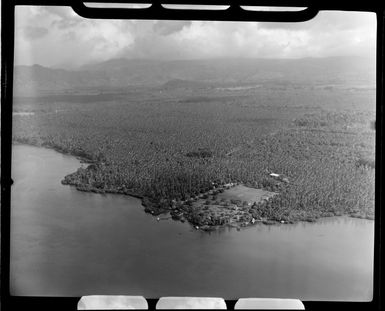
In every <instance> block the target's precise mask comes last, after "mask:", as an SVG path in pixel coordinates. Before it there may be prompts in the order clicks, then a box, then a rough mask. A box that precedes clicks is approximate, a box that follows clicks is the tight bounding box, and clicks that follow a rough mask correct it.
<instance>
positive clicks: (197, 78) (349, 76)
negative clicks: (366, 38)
mask: <svg viewBox="0 0 385 311" xmlns="http://www.w3.org/2000/svg"><path fill="white" fill-rule="evenodd" d="M375 70H376V64H375V60H372V59H368V58H362V57H353V56H352V57H329V58H303V59H205V60H174V61H161V60H142V59H136V60H132V59H112V60H108V61H104V62H100V63H95V64H89V65H85V66H82V67H80V68H79V69H77V70H66V69H54V68H47V67H43V66H40V65H33V66H15V70H14V94H15V95H23V94H38V93H39V92H63V91H68V90H76V89H88V88H91V89H96V88H103V89H106V88H124V87H129V86H160V87H164V88H176V87H197V86H199V87H202V86H204V85H232V86H239V85H251V84H261V83H291V84H306V85H308V84H326V83H330V84H344V83H345V84H365V85H368V84H369V85H371V84H373V85H374V83H375V72H376V71H375Z"/></svg>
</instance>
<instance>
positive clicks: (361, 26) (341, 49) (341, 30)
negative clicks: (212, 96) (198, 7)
mask: <svg viewBox="0 0 385 311" xmlns="http://www.w3.org/2000/svg"><path fill="white" fill-rule="evenodd" d="M27 29H29V30H27ZM44 29H45V30H44ZM36 39H39V40H38V42H37V40H36ZM15 43H16V50H15V52H16V53H15V55H16V59H15V63H16V64H34V63H38V64H41V65H44V66H56V67H65V68H71V67H73V68H75V67H78V66H81V65H83V64H86V63H90V62H100V61H105V60H108V59H111V58H116V57H127V58H151V59H197V58H217V57H220V58H237V57H264V58H269V57H270V58H299V57H324V56H337V55H352V54H353V55H363V56H372V57H374V56H375V46H376V16H375V14H373V13H357V12H321V13H319V14H318V15H317V16H316V17H315V18H314V19H313V20H311V21H307V22H303V23H283V24H279V23H257V22H247V23H241V22H209V21H193V22H191V21H151V20H146V21H138V20H90V19H83V18H81V17H79V16H77V15H76V13H74V12H73V11H72V10H71V9H70V8H68V7H17V9H16V40H15Z"/></svg>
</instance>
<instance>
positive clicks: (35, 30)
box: [24, 26, 48, 39]
mask: <svg viewBox="0 0 385 311" xmlns="http://www.w3.org/2000/svg"><path fill="white" fill-rule="evenodd" d="M46 34H48V29H47V28H44V27H33V26H31V27H27V28H24V36H25V37H26V38H28V39H39V38H42V37H44V36H45V35H46Z"/></svg>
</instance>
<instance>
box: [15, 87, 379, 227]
mask: <svg viewBox="0 0 385 311" xmlns="http://www.w3.org/2000/svg"><path fill="white" fill-rule="evenodd" d="M87 92H88V93H87ZM14 111H15V113H14V128H13V138H14V141H15V142H18V143H27V144H33V145H39V146H46V147H50V148H54V149H56V150H58V151H60V152H64V153H69V154H72V155H75V156H78V157H81V158H82V159H84V160H85V161H87V162H89V163H91V164H90V165H89V166H88V167H87V168H79V169H78V170H77V171H76V172H73V173H71V174H69V175H68V176H65V177H64V176H63V178H64V180H63V183H65V184H70V185H74V186H76V187H77V188H78V189H79V190H83V191H94V192H101V193H104V192H113V193H121V194H128V195H130V194H133V195H137V196H140V197H143V198H144V199H143V203H144V205H145V206H147V208H148V210H149V211H152V212H153V213H154V211H155V213H154V214H159V213H162V212H167V211H172V210H173V209H175V208H177V211H190V212H191V213H192V211H193V210H194V208H195V206H194V204H192V202H194V201H197V200H198V199H199V198H201V197H202V196H203V195H205V198H207V199H208V200H209V201H210V200H211V201H215V200H216V194H217V193H218V192H219V190H220V189H221V187H223V185H224V184H227V183H234V184H235V183H236V184H243V185H245V186H247V187H251V188H261V189H265V190H267V191H271V192H275V193H277V194H278V195H275V196H273V197H272V198H271V199H269V200H266V201H263V202H259V203H258V204H253V205H252V206H249V207H247V208H246V207H245V210H246V209H247V212H248V213H249V214H250V215H252V216H253V217H254V218H255V219H264V220H268V221H273V222H274V221H281V222H282V221H285V222H295V221H298V220H307V221H314V220H316V219H317V218H319V217H323V216H334V215H351V216H355V217H364V218H369V219H373V217H374V173H375V161H374V147H375V146H374V137H375V135H374V134H375V132H374V127H373V122H374V120H375V92H374V90H373V89H372V88H342V87H338V86H330V85H315V86H314V85H312V86H309V85H306V86H301V85H294V86H293V85H290V84H288V85H286V84H274V83H271V84H265V85H262V86H261V85H255V86H250V85H248V86H247V87H239V86H237V87H233V88H232V87H228V86H221V87H215V86H213V85H210V87H207V88H202V87H199V88H194V86H193V87H191V88H189V87H188V85H187V86H186V85H183V86H182V87H176V88H170V87H169V85H168V86H167V87H128V88H125V89H119V90H115V91H113V92H112V91H111V92H110V93H108V94H106V93H102V92H95V91H94V90H93V91H92V92H91V90H88V91H87V90H86V91H83V92H82V95H81V96H80V95H79V94H78V93H68V92H67V93H65V94H61V95H45V96H40V97H16V98H15V104H14ZM26 112H28V113H26ZM271 173H276V174H280V175H282V176H285V177H286V179H285V182H283V181H282V180H277V178H274V177H272V176H271V175H270V174H271ZM215 189H217V190H215ZM209 191H211V195H210V196H207V193H209ZM213 191H214V193H213ZM207 203H209V202H207ZM223 205H224V206H225V205H226V202H223ZM175 206H176V207H175ZM191 213H190V215H191ZM187 220H188V221H190V222H191V223H193V224H199V220H197V219H195V220H194V219H193V218H190V219H189V218H187ZM213 224H217V222H215V221H214V222H213Z"/></svg>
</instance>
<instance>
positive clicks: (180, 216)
mask: <svg viewBox="0 0 385 311" xmlns="http://www.w3.org/2000/svg"><path fill="white" fill-rule="evenodd" d="M12 144H13V145H27V146H33V147H37V148H46V149H50V150H54V151H56V152H58V153H61V154H64V155H69V156H72V157H75V158H76V159H78V160H79V161H80V163H83V164H89V165H88V166H87V168H86V169H88V168H89V166H91V165H98V162H97V161H96V160H94V159H92V156H89V155H79V154H76V153H73V152H71V151H66V150H63V149H62V148H58V147H55V146H51V145H49V144H48V143H44V142H43V143H39V142H31V141H28V142H27V141H18V140H13V141H12ZM79 169H82V168H78V170H79ZM78 170H77V171H78ZM77 171H76V172H74V173H69V174H67V175H66V176H64V178H63V180H62V181H61V183H62V184H63V185H69V186H72V187H75V188H76V190H78V191H83V192H91V193H99V194H120V195H127V196H131V197H134V198H137V199H140V200H141V205H142V206H143V207H144V211H145V212H146V213H149V214H151V215H153V216H160V215H164V214H167V213H169V214H170V217H169V218H172V219H173V220H177V221H181V222H188V223H189V224H190V225H191V226H193V227H194V228H195V229H196V230H202V231H206V232H210V231H215V230H218V229H220V228H224V227H232V228H236V229H237V230H240V229H241V228H246V227H250V226H253V225H255V224H261V223H262V224H264V225H276V224H295V223H298V222H316V221H317V220H318V219H320V218H329V217H339V216H348V217H352V218H360V219H367V220H374V218H373V217H369V216H365V215H362V214H360V213H359V212H358V213H350V214H349V213H330V214H328V215H311V214H310V215H307V216H306V217H295V218H292V217H291V218H290V219H285V220H284V219H281V220H280V219H276V218H275V217H271V218H268V217H258V218H257V217H256V218H254V217H253V216H254V214H253V212H251V214H250V210H251V209H253V207H255V206H258V204H259V203H260V202H258V203H256V202H254V204H253V205H252V207H251V208H250V206H247V207H243V209H242V211H243V212H244V213H243V216H245V217H244V218H241V219H242V220H241V221H237V222H235V221H230V220H229V218H231V217H232V216H234V215H235V213H233V212H229V213H228V214H226V215H222V216H221V217H217V218H216V219H215V221H216V222H217V223H216V222H215V221H214V222H207V217H208V218H209V219H211V216H208V214H209V213H210V207H211V209H213V208H214V204H206V206H205V207H207V208H206V209H205V211H208V212H204V214H203V215H202V213H200V214H198V216H197V213H196V211H195V210H196V208H195V207H193V206H192V203H193V202H197V201H198V200H202V197H203V198H204V197H205V196H206V197H208V196H209V195H213V193H214V195H216V194H218V193H219V192H220V191H225V190H227V189H229V188H226V189H225V186H224V185H218V188H216V187H215V186H214V187H213V188H214V189H210V190H209V191H207V192H204V193H200V194H199V196H197V197H194V198H193V197H191V198H188V199H186V200H185V201H181V202H174V201H175V200H172V202H173V203H172V204H171V205H169V206H165V205H164V204H162V203H161V202H162V201H163V200H164V199H159V201H158V202H155V201H154V199H151V198H150V197H147V196H145V195H143V194H140V193H137V192H134V191H131V190H129V189H117V188H109V189H104V188H103V189H100V188H97V187H94V186H92V185H89V184H85V183H76V182H74V181H73V180H71V177H72V176H74V174H76V173H77ZM231 184H234V186H235V185H239V183H236V182H235V183H231ZM213 190H214V192H213ZM206 202H207V201H206ZM176 203H178V204H176ZM198 204H199V203H198ZM201 207H203V205H202V206H201ZM239 208H241V207H239ZM247 208H249V209H247ZM246 209H247V211H246ZM202 210H203V208H202V209H201V210H199V211H200V212H202ZM235 211H237V212H238V209H235ZM248 215H249V216H250V215H252V216H250V217H248ZM157 220H160V217H158V218H157Z"/></svg>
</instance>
